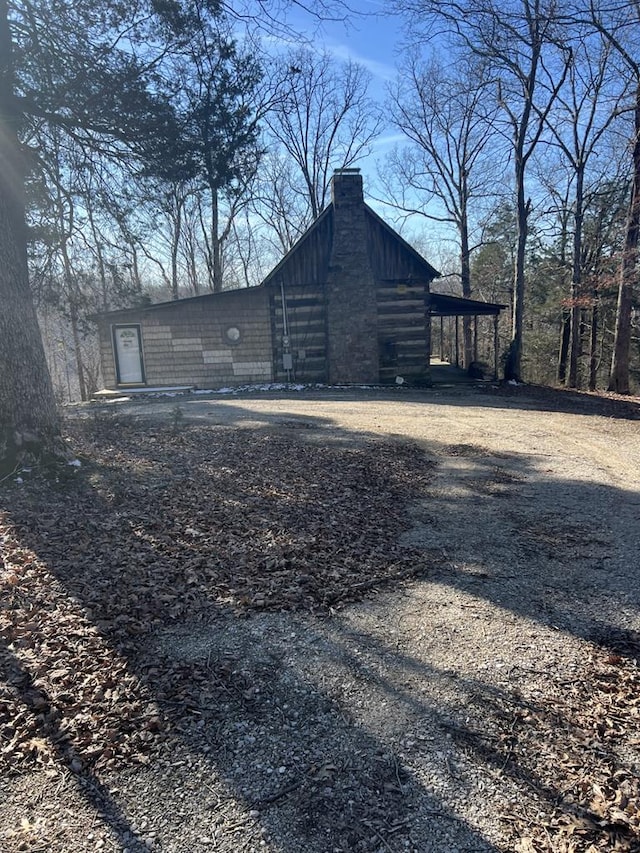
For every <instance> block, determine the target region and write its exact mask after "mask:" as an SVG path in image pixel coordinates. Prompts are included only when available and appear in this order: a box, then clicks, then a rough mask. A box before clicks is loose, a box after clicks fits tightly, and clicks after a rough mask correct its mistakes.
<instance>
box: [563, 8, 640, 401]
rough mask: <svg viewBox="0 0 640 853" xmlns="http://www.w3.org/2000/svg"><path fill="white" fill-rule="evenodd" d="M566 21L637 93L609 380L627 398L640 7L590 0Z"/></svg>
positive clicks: (639, 155) (639, 120)
mask: <svg viewBox="0 0 640 853" xmlns="http://www.w3.org/2000/svg"><path fill="white" fill-rule="evenodd" d="M565 16H566V18H565V19H566V20H567V22H568V23H569V25H574V26H575V24H576V23H579V24H587V25H588V26H590V27H592V28H593V29H595V31H596V32H598V33H599V34H600V35H601V36H602V38H603V39H605V40H606V41H607V42H608V43H609V44H610V45H611V48H612V50H613V51H614V52H615V54H616V56H617V57H618V59H619V62H620V65H621V68H622V73H623V75H624V78H625V80H626V83H627V85H628V87H629V90H630V91H631V92H632V99H633V107H632V110H633V116H634V124H633V134H632V140H631V170H632V184H631V198H630V201H629V213H628V216H627V226H626V238H625V246H624V251H623V255H622V263H621V267H620V281H619V287H618V306H617V311H616V330H615V340H614V349H613V357H612V360H611V373H610V377H609V390H610V391H617V392H618V393H619V394H628V393H629V390H630V387H629V354H630V349H631V320H632V311H633V292H634V279H635V275H636V268H637V258H638V236H639V234H640V60H638V58H637V55H638V54H637V45H638V41H639V40H640V4H639V3H638V2H632V3H628V2H623V0H612V2H606V3H604V2H601V0H585V2H584V5H583V3H578V4H576V5H575V6H574V7H573V8H568V9H567V11H566V13H565Z"/></svg>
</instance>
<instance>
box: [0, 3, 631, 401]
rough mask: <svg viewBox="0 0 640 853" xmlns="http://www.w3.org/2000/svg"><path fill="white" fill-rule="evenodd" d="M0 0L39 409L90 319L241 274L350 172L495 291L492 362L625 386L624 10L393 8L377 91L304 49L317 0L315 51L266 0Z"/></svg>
mask: <svg viewBox="0 0 640 853" xmlns="http://www.w3.org/2000/svg"><path fill="white" fill-rule="evenodd" d="M3 4H4V5H5V6H6V20H7V21H8V24H9V33H10V37H11V41H12V44H13V69H12V74H13V87H14V91H15V93H16V94H17V96H18V99H19V101H20V105H21V107H20V120H19V123H18V134H19V139H20V143H21V149H22V151H23V153H24V157H25V160H26V161H27V162H26V165H25V169H24V171H25V174H26V212H27V224H28V252H29V271H30V283H31V291H32V294H33V297H34V299H35V302H36V307H37V311H38V316H39V319H40V325H41V329H42V332H43V338H44V342H45V349H46V353H47V361H48V364H49V368H50V372H51V375H52V379H53V383H54V388H55V393H56V397H57V399H58V400H59V401H60V402H64V401H67V400H74V399H87V398H88V397H89V396H90V395H91V394H92V393H93V391H95V390H96V389H97V388H98V387H99V386H100V375H99V363H98V353H97V349H96V344H95V336H94V326H93V321H92V320H91V317H92V316H93V315H94V314H95V313H97V312H100V311H105V310H111V309H114V308H118V307H123V306H129V305H135V304H141V303H148V302H157V301H164V300H167V299H174V298H179V297H184V296H192V295H198V294H201V293H206V292H209V291H219V290H222V289H227V288H234V287H243V286H251V285H254V284H258V283H259V282H260V280H261V278H262V277H263V276H264V275H265V274H266V273H267V272H268V271H269V269H270V268H271V267H272V266H273V265H274V264H275V263H276V262H277V261H278V260H279V259H280V258H281V257H282V255H283V254H284V253H285V252H286V251H287V250H288V249H289V248H290V247H291V246H292V245H293V243H294V242H295V241H296V239H297V238H298V237H299V236H300V235H301V234H302V233H303V232H304V230H305V229H306V228H307V227H308V226H309V224H310V223H311V221H312V220H313V219H314V218H315V216H317V215H318V213H319V212H320V211H321V210H322V209H323V207H324V206H325V205H326V203H327V202H328V200H329V199H328V193H329V181H330V178H331V175H332V173H333V171H334V169H336V168H342V167H351V166H361V167H363V168H366V170H367V179H366V184H365V187H366V190H367V192H368V195H369V198H368V201H369V202H370V203H371V204H373V205H374V206H375V207H376V209H377V210H379V212H380V213H381V214H382V215H383V216H384V217H385V218H386V219H387V220H388V221H390V222H391V223H392V224H394V225H395V226H396V227H397V228H398V229H400V230H401V231H402V233H403V235H404V236H405V237H406V238H407V239H408V240H410V241H411V242H412V243H413V244H414V245H415V246H416V247H417V248H418V249H419V250H420V251H422V252H423V254H425V256H426V257H427V259H428V260H429V261H430V262H431V263H433V264H434V265H435V266H436V267H438V268H440V269H441V270H442V272H443V273H444V277H443V279H441V280H440V281H438V282H435V283H434V289H438V290H441V291H449V292H453V293H460V294H462V295H464V296H467V297H471V298H475V299H484V300H488V301H494V302H501V303H504V304H506V305H507V306H508V307H509V310H508V311H505V312H504V315H503V318H502V321H501V340H500V344H501V355H502V362H503V366H504V371H505V375H506V376H507V378H509V377H510V378H517V379H523V380H525V381H531V382H539V383H550V384H551V383H555V382H562V383H565V384H567V385H569V386H570V387H581V388H591V389H596V388H607V387H610V389H611V390H619V391H622V392H625V390H626V391H632V392H637V390H638V387H639V385H640V316H639V313H638V309H637V301H634V300H637V293H636V295H635V297H634V282H635V280H636V277H637V274H636V272H635V255H636V252H637V237H638V211H637V208H638V191H637V184H638V168H639V166H638V164H639V162H640V154H639V153H638V145H639V143H638V126H639V122H640V100H639V99H640V74H639V67H638V62H637V61H636V58H635V54H634V50H636V47H635V46H636V45H637V44H640V38H638V36H640V17H639V16H638V12H637V9H635V7H633V6H628V5H626V4H623V3H620V4H619V6H617V7H616V4H615V3H614V4H608V5H607V7H606V10H605V9H602V10H598V9H597V8H595V7H594V6H593V4H582V3H577V4H576V6H575V8H569V7H566V8H564V9H563V12H562V14H561V15H560V14H558V12H557V10H556V9H555V6H553V5H552V4H549V5H547V4H546V3H543V2H535V0H533V1H531V0H509V2H495V3H494V2H491V0H465V2H460V3H455V2H451V3H449V2H445V3H435V2H433V3H432V2H430V0H402V2H399V3H398V4H396V7H395V9H394V13H393V14H395V15H399V16H401V18H402V22H403V27H404V29H403V33H404V48H403V50H402V51H401V53H399V57H400V58H399V60H398V66H397V76H396V79H395V80H394V81H392V82H391V83H390V84H389V85H388V86H387V93H386V97H385V99H384V100H383V99H380V98H374V97H373V95H372V87H371V77H370V74H369V72H368V71H367V70H366V69H365V68H364V67H363V66H361V65H359V64H358V63H356V62H353V61H348V62H344V61H342V60H339V59H337V58H336V57H335V56H333V55H332V54H331V53H329V52H328V51H327V50H324V49H323V48H322V45H321V38H320V36H321V32H322V30H321V25H322V20H323V18H332V19H334V20H335V19H336V18H338V19H342V20H344V23H345V26H347V27H348V26H349V24H354V23H356V22H357V16H358V15H359V14H360V13H359V12H357V11H356V12H352V11H350V10H349V9H348V8H347V7H346V6H343V4H341V3H335V4H332V5H328V4H322V5H317V6H315V7H313V10H312V12H311V13H310V21H311V22H312V23H314V24H315V25H317V26H318V27H319V28H320V29H318V30H317V33H318V37H317V38H316V40H315V41H314V42H313V43H310V42H306V41H305V40H304V39H303V38H302V36H301V34H300V33H298V32H295V31H293V30H292V29H291V28H290V27H288V26H287V24H286V23H285V21H286V16H285V15H283V12H284V10H285V9H286V3H285V4H281V5H278V4H266V3H258V4H252V3H248V4H247V6H243V7H239V6H237V5H236V6H233V7H230V6H228V5H225V4H224V3H219V2H217V0H198V2H195V3H192V2H189V3H187V2H184V3H181V2H166V3H155V2H151V3H140V4H131V5H130V6H128V7H127V8H126V9H124V8H123V7H121V6H120V5H119V4H117V3H115V2H109V1H108V0H104V2H100V3H97V4H96V3H88V2H86V3H85V2H82V0H81V2H73V3H72V2H68V0H58V2H51V0H28V2H24V0H21V2H15V3H14V2H9V3H6V2H5V0H3ZM463 12H464V14H462V13H463ZM596 13H597V14H596ZM391 133H393V134H395V135H397V136H398V137H399V138H400V141H399V142H397V144H396V146H395V147H394V148H393V149H387V150H386V151H385V153H384V154H382V155H377V154H374V148H375V146H376V144H377V143H378V142H379V141H380V139H381V138H382V137H384V136H388V135H389V134H391ZM374 173H375V174H374ZM634 217H635V219H634ZM634 241H635V242H634ZM625 334H626V336H627V337H626V340H625ZM471 337H472V328H471V325H470V324H467V325H465V327H464V330H463V335H462V341H461V353H460V356H461V359H462V361H463V363H468V362H469V360H470V358H469V353H470V352H471V349H472V341H471ZM449 347H450V343H449ZM481 351H482V342H481ZM625 352H626V357H627V359H628V360H627V365H626V368H627V387H626V388H625V387H624V385H625V382H624V370H625V365H624V364H622V367H621V365H620V359H622V360H624V357H625ZM616 359H617V361H616ZM612 361H613V364H612ZM621 370H622V375H623V378H622V383H620V381H619V379H620V371H621Z"/></svg>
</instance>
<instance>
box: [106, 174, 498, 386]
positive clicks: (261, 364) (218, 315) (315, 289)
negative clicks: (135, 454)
mask: <svg viewBox="0 0 640 853" xmlns="http://www.w3.org/2000/svg"><path fill="white" fill-rule="evenodd" d="M438 275H439V273H438V272H437V270H435V269H434V268H433V267H432V266H431V265H430V264H429V263H428V262H427V261H426V260H425V259H424V258H422V257H421V255H419V254H418V252H416V251H415V250H414V249H413V248H412V247H411V246H410V245H409V244H408V243H406V242H405V241H404V240H403V239H402V238H401V237H400V236H399V235H398V234H397V233H396V232H395V231H394V230H393V229H392V228H390V227H389V226H388V225H387V224H386V223H385V222H384V221H383V220H382V219H381V218H380V217H379V216H378V215H377V214H376V213H375V212H374V211H373V210H372V209H371V208H370V207H369V206H368V205H366V204H365V202H364V196H363V183H362V177H361V175H360V172H359V170H358V169H342V170H339V171H337V172H336V173H335V175H334V177H333V182H332V200H331V203H330V204H329V205H328V206H327V207H326V208H325V210H324V211H323V212H322V213H321V214H320V216H319V217H318V218H317V219H316V220H315V222H314V223H313V224H312V225H311V226H310V228H309V229H308V230H307V232H306V233H305V234H304V235H303V236H302V237H301V238H300V240H298V242H297V243H296V244H295V246H294V247H293V248H292V249H291V250H290V251H289V252H288V253H287V255H286V256H285V257H284V258H283V259H282V261H281V262H280V263H279V264H278V265H277V266H276V267H275V269H273V270H272V272H271V273H270V274H269V275H268V276H267V277H266V279H265V280H264V281H263V282H262V283H261V284H260V285H259V286H258V287H252V288H243V289H238V290H231V291H224V292H222V293H209V294H206V295H203V296H196V297H192V298H189V299H181V300H177V301H173V302H166V303H161V304H157V305H150V306H146V307H140V308H130V309H126V310H121V311H112V312H109V313H105V314H102V315H100V316H99V317H98V318H97V319H98V327H99V334H100V345H101V358H102V369H103V378H104V381H105V386H106V387H107V388H111V389H118V388H123V387H125V388H126V387H145V386H147V387H149V386H153V387H162V386H192V387H200V388H215V387H220V386H224V385H244V384H249V383H266V382H281V381H296V382H303V383H315V382H319V383H330V384H378V383H384V382H390V381H394V380H395V377H396V376H398V375H401V376H402V377H403V378H404V379H406V380H408V381H411V382H413V383H416V384H418V383H425V384H426V383H428V382H429V360H430V350H431V314H432V313H436V314H437V313H439V312H438V305H437V304H434V303H433V298H432V296H431V294H430V283H431V282H432V281H433V279H434V278H436V277H437V276H438ZM435 298H436V302H437V300H438V299H442V297H435ZM446 298H447V299H449V300H451V299H452V298H453V299H455V298H454V297H446ZM457 302H458V303H466V308H467V310H466V311H463V312H462V313H471V308H470V307H469V306H471V305H475V306H480V313H497V311H495V312H494V311H492V312H488V311H485V310H482V306H483V305H484V303H470V302H469V301H468V300H457ZM487 307H489V306H487ZM491 308H493V309H497V310H499V308H500V306H491ZM440 313H441V312H440Z"/></svg>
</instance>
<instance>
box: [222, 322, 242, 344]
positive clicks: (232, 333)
mask: <svg viewBox="0 0 640 853" xmlns="http://www.w3.org/2000/svg"><path fill="white" fill-rule="evenodd" d="M224 336H225V338H226V339H227V341H228V342H229V343H230V344H237V343H238V341H239V340H240V338H241V337H242V335H241V333H240V329H239V328H238V327H237V326H229V328H228V329H227V330H226V332H225V333H224Z"/></svg>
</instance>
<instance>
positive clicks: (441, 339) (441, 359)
mask: <svg viewBox="0 0 640 853" xmlns="http://www.w3.org/2000/svg"><path fill="white" fill-rule="evenodd" d="M440 361H444V317H440Z"/></svg>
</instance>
